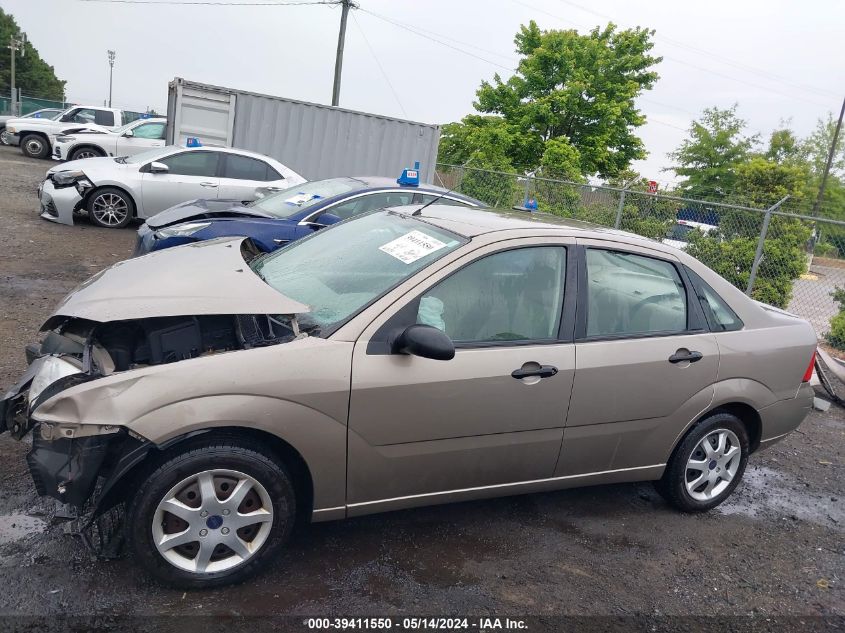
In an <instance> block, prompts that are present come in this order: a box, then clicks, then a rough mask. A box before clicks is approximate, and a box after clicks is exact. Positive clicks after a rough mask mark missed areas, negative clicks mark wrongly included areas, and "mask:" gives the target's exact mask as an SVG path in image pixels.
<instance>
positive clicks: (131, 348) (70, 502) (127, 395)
mask: <svg viewBox="0 0 845 633" xmlns="http://www.w3.org/2000/svg"><path fill="white" fill-rule="evenodd" d="M241 242H243V240H222V241H217V242H216V243H211V242H209V243H208V244H209V246H208V247H204V248H203V249H202V251H199V250H198V249H194V248H190V249H189V250H190V252H188V251H182V252H179V250H180V249H171V250H170V251H169V252H168V253H165V254H164V255H165V256H164V257H162V256H161V255H159V256H157V258H155V259H152V260H148V261H147V262H141V260H132V261H127V262H120V263H118V264H116V265H115V266H113V267H111V268H109V269H106V270H105V271H102V272H100V273H98V274H97V275H95V276H94V277H92V278H91V279H89V280H87V281H86V282H84V283H83V284H81V285H80V286H79V287H78V288H77V289H75V290H74V291H73V292H72V293H71V294H70V295H68V297H66V298H65V299H64V300H63V302H62V303H61V304H60V306H59V308H58V310H57V312H56V313H55V314H53V315H52V316H51V317H50V318H49V319H48V320H47V321H46V322H45V323H44V325H43V326H42V328H41V331H42V332H43V333H44V335H43V338H42V340H41V341H40V343H38V344H32V345H29V346H28V347H27V348H26V357H27V362H28V367H27V369H26V371H25V372H24V373H23V375H22V376H21V378H20V379H19V380H18V382H17V383H16V384H15V385H14V386H13V387H12V388H11V389H9V390H8V391H7V392H6V393H5V395H3V396H2V399H0V433H2V432H8V433H9V434H10V435H11V436H12V437H14V438H15V439H18V440H21V439H24V438H25V437H26V436H27V435H28V434H30V433H31V434H32V449H31V450H30V452H29V453H28V455H27V458H26V461H27V464H28V467H29V471H30V474H31V476H32V479H33V482H34V484H35V488H36V490H37V492H38V494H39V495H41V496H46V497H52V498H53V499H56V500H57V501H58V502H60V503H61V504H65V505H66V506H67V507H66V508H63V509H62V511H61V514H62V515H63V516H65V517H68V518H76V519H78V527H79V528H80V530H81V532H82V534H83V536H84V537H86V542H88V543H89V545H90V544H92V542H93V540H94V539H92V538H91V535H90V530H89V533H88V536H86V533H85V530H86V529H90V528H91V526H92V525H93V524H94V521H95V520H97V519H98V517H100V516H101V515H103V513H105V512H108V511H111V510H112V509H113V508H115V507H116V506H120V505H121V504H122V503H123V501H124V500H125V496H126V486H127V485H130V486H131V481H129V480H131V477H130V476H129V475H128V474H129V473H131V471H132V470H133V468H135V467H136V466H137V465H139V464H140V463H141V462H143V461H144V460H146V459H147V458H148V457H149V456H150V453H151V452H154V451H163V450H166V449H167V447H168V446H167V444H166V443H164V444H162V443H158V444H157V443H155V442H152V441H150V440H149V439H147V438H145V437H143V436H141V435H139V434H138V433H135V432H134V431H133V430H132V429H131V426H132V423H133V421H134V419H135V418H137V417H138V416H139V415H143V413H139V411H144V410H146V409H147V407H148V406H149V407H152V408H154V407H155V405H154V403H153V400H155V398H156V397H159V396H162V395H165V394H166V393H167V389H168V386H170V387H173V388H174V389H175V388H177V387H176V384H175V383H174V381H175V380H179V381H184V380H185V374H186V372H182V371H177V372H173V371H170V370H169V369H168V368H176V367H175V366H179V367H181V366H183V364H184V361H191V360H192V361H194V364H193V365H192V368H193V369H191V370H189V371H188V372H187V373H191V372H200V373H201V372H202V371H203V370H202V367H203V365H204V362H205V361H206V360H209V359H211V357H217V356H219V355H221V354H225V353H230V352H244V351H247V350H252V349H256V348H262V347H267V346H273V345H278V344H281V343H286V342H291V341H294V340H297V339H301V338H307V336H308V335H307V334H306V333H303V332H301V331H300V329H299V324H298V321H297V317H296V313H297V312H301V311H304V310H307V308H306V307H305V306H303V305H301V304H299V303H297V302H294V301H291V300H289V299H287V298H285V297H284V296H283V295H280V294H278V293H276V292H275V291H273V290H272V289H270V288H269V287H268V286H266V285H265V284H264V282H263V281H261V280H260V279H259V278H258V277H257V276H255V275H254V274H252V273H251V272H249V269H248V267H247V265H246V263H247V262H248V261H249V260H250V259H252V258H253V257H255V252H254V251H253V250H251V248H250V246H249V243H241ZM145 259H147V258H145ZM187 261H190V262H191V263H193V264H195V265H197V266H198V269H197V272H196V274H195V275H194V276H193V277H192V278H191V279H190V280H189V281H186V280H185V279H184V278H182V280H181V281H182V283H181V284H180V283H179V282H174V283H171V284H170V287H169V288H163V287H162V286H163V285H164V282H163V281H162V280H163V279H166V277H164V276H162V275H160V274H159V275H154V273H155V272H156V269H157V268H161V269H163V270H182V271H183V272H184V271H185V270H186V264H185V262H187ZM150 262H152V263H150ZM150 275H153V276H152V277H151V276H150ZM229 278H231V280H232V284H231V288H229V291H228V292H227V286H228V285H229V284H228V282H227V280H228V279H229ZM155 279H158V282H156V281H155ZM183 284H184V285H183ZM188 286H189V288H190V292H188ZM262 293H263V294H262ZM239 308H240V309H250V308H252V309H253V310H254V309H256V308H258V309H266V312H265V313H261V314H255V313H242V312H241V311H240V310H239ZM159 315H162V316H159ZM174 374H175V375H177V376H179V377H178V378H174V377H173V376H174ZM145 390H150V391H145ZM127 401H131V402H132V403H133V404H135V405H136V408H134V409H133V408H132V407H131V406H128V405H127ZM139 403H140V404H139Z"/></svg>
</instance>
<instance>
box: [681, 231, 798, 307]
mask: <svg viewBox="0 0 845 633" xmlns="http://www.w3.org/2000/svg"><path fill="white" fill-rule="evenodd" d="M756 250H757V240H756V239H754V238H751V237H734V238H733V239H725V238H724V237H722V236H720V235H712V234H708V235H704V234H701V233H699V232H698V231H694V232H692V233H690V241H689V246H688V247H687V253H689V254H690V255H692V256H693V257H695V258H697V259H698V260H699V261H701V262H702V263H703V264H705V265H706V266H709V267H710V268H712V269H713V270H715V271H716V272H717V273H719V274H720V275H721V276H722V277H724V278H725V279H727V280H728V281H729V282H731V283H732V284H733V285H734V286H736V287H737V288H739V289H740V290H745V289H746V287H747V286H748V280H749V278H750V276H751V266H752V264H753V263H754V254H755V252H756ZM805 270H806V261H805V259H804V252H803V251H802V250H801V248H799V247H798V246H796V245H795V243H794V241H793V240H791V239H784V238H782V237H781V238H774V239H767V240H766V242H765V244H764V246H763V259H762V261H761V262H760V266H759V268H758V269H757V279H756V281H755V283H754V288H753V289H752V291H751V296H752V298H754V299H756V300H757V301H761V302H763V303H768V304H770V305H773V306H777V307H779V308H785V307H786V306H787V305H788V304H789V299H790V298H791V296H792V284H793V282H794V281H795V280H796V279H798V277H800V276H801V275H802V274H803V273H804V272H805Z"/></svg>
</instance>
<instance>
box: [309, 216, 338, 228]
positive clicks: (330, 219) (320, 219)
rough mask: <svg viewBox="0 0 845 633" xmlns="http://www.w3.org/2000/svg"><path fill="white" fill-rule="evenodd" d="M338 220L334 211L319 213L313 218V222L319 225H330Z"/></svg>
mask: <svg viewBox="0 0 845 633" xmlns="http://www.w3.org/2000/svg"><path fill="white" fill-rule="evenodd" d="M338 222H340V218H339V217H338V216H336V215H335V214H334V213H321V214H320V215H318V216H317V217H316V218H315V219H314V224H319V225H321V226H330V225H332V224H337V223H338Z"/></svg>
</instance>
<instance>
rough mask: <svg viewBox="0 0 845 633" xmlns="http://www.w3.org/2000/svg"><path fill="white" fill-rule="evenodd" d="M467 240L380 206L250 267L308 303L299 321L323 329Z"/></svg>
mask: <svg viewBox="0 0 845 633" xmlns="http://www.w3.org/2000/svg"><path fill="white" fill-rule="evenodd" d="M466 241H467V240H466V239H465V238H463V237H461V236H459V235H457V234H455V233H451V232H450V231H446V230H444V229H440V228H437V227H434V226H431V225H429V224H426V223H425V222H422V221H420V220H418V219H416V218H413V217H410V216H406V215H402V214H397V213H394V212H389V211H378V212H374V213H370V214H366V215H362V216H358V217H356V218H354V219H352V220H348V221H346V222H343V223H341V224H338V225H336V226H333V227H332V228H330V229H323V230H321V231H320V232H318V233H316V234H314V235H313V236H312V237H309V238H306V239H304V240H300V241H297V242H293V243H292V244H290V245H289V246H287V247H285V248H282V249H280V250H278V251H276V252H275V253H273V254H271V255H268V256H266V257H264V258H261V259H258V260H256V261H255V262H254V263H253V264H252V269H253V270H254V271H255V272H256V273H257V274H258V275H259V276H260V277H261V278H262V279H263V280H264V281H265V282H267V283H268V284H269V285H270V286H272V287H273V288H275V289H276V290H278V291H279V292H281V293H282V294H284V295H285V296H287V297H290V298H291V299H295V300H296V301H299V302H301V303H304V304H306V305H308V306H309V307H310V308H311V312H309V313H308V314H307V315H302V317H301V320H302V321H303V322H304V323H313V325H315V326H316V327H317V328H319V330H323V331H324V330H327V329H329V328H331V327H332V326H335V325H338V324H340V323H341V322H342V321H344V320H346V319H347V318H349V317H350V316H352V315H353V314H355V313H356V312H357V311H358V310H360V309H361V308H363V307H364V306H366V305H367V304H368V303H370V302H371V301H373V300H374V299H377V298H378V297H380V296H381V295H382V294H384V293H385V292H387V291H388V290H389V289H390V288H392V287H394V286H396V285H397V284H399V283H401V282H402V281H404V280H405V279H407V278H408V277H410V276H411V275H413V274H414V273H416V272H417V271H418V270H421V269H422V268H425V267H426V266H428V265H429V264H431V263H433V262H435V261H437V260H438V259H440V258H441V257H443V256H444V255H446V254H447V253H450V252H451V251H453V250H455V249H456V248H458V247H459V246H460V245H461V244H464V243H466Z"/></svg>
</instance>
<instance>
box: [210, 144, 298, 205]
mask: <svg viewBox="0 0 845 633" xmlns="http://www.w3.org/2000/svg"><path fill="white" fill-rule="evenodd" d="M221 159H222V160H221V169H220V194H219V196H218V197H219V198H221V199H223V200H239V201H241V202H250V201H252V200H255V199H256V197H257V196H256V191H257V190H258V189H259V188H262V189H264V190H267V191H271V192H272V191H275V190H277V188H278V190H279V191H281V190H282V189H283V188H284V187H285V182H284V178H283V177H282V176H281V174H279V173H278V172H277V171H276V170H275V169H273V168H272V167H271V166H270V165H269V164H268V163H266V162H264V161H263V160H260V159H258V158H253V157H251V156H241V155H240V154H230V153H228V152H225V153H223V154H222V156H221Z"/></svg>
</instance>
